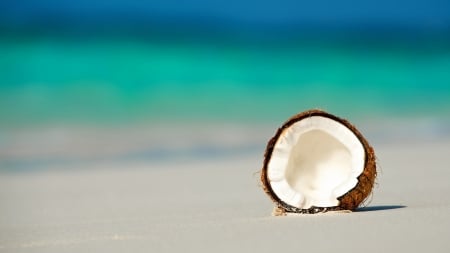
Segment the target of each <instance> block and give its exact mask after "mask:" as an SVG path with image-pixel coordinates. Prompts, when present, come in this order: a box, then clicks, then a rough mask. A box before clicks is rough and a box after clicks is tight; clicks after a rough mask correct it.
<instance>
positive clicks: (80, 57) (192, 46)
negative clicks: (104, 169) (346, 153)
mask: <svg viewBox="0 0 450 253" xmlns="http://www.w3.org/2000/svg"><path fill="white" fill-rule="evenodd" d="M447 42H448V41H447V40H445V41H439V40H436V41H435V40H432V39H431V40H428V41H425V42H423V43H415V42H414V43H413V42H411V43H408V40H401V41H388V43H384V42H383V41H381V43H368V42H365V41H364V40H362V41H359V42H342V41H340V42H334V41H333V40H331V41H324V40H321V41H319V42H317V41H304V40H301V39H299V40H293V41H289V43H285V42H280V43H265V44H264V43H261V44H260V43H258V41H252V42H221V41H212V42H211V41H209V42H202V41H194V42H192V41H191V42H189V41H187V42H181V41H177V40H174V41H170V40H169V41H162V40H159V41H158V40H150V39H124V38H120V39H104V38H103V39H82V38H76V39H70V38H64V37H63V38H59V37H54V38H53V37H50V38H47V37H43V38H40V37H20V38H15V39H12V38H9V39H2V40H0V70H1V72H0V119H1V120H0V125H1V126H2V127H16V126H30V125H34V124H53V123H64V124H85V123H87V124H116V123H117V124H122V123H138V122H146V123H148V122H150V123H151V122H172V121H185V122H192V121H194V122H195V121H218V122H222V121H233V122H236V121H237V122H260V121H269V122H270V121H280V119H283V120H284V119H285V118H287V117H289V116H290V115H292V114H294V113H296V112H298V111H301V110H305V109H308V108H322V109H326V110H329V111H331V112H334V113H336V114H341V115H345V116H347V117H359V118H362V119H366V118H372V117H375V118H380V117H390V118H396V117H399V118H404V117H406V118H410V117H436V118H450V43H447Z"/></svg>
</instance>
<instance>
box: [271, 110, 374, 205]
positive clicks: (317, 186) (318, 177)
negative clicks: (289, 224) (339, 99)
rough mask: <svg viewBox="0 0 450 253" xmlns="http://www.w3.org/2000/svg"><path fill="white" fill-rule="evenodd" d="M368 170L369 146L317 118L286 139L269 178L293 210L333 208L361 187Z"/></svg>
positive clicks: (279, 145)
mask: <svg viewBox="0 0 450 253" xmlns="http://www.w3.org/2000/svg"><path fill="white" fill-rule="evenodd" d="M364 164H365V150H364V146H363V145H362V143H361V142H360V141H359V139H358V137H357V136H356V135H355V134H354V133H353V132H352V131H351V130H350V129H349V128H347V127H346V126H345V125H343V124H342V123H340V122H338V121H335V120H332V119H330V118H327V117H322V116H312V117H307V118H304V119H301V120H300V121H297V122H296V123H294V124H292V125H291V126H290V127H288V128H287V129H284V131H283V132H282V133H281V135H280V136H279V138H278V140H277V141H276V143H275V146H274V148H273V151H272V155H271V159H270V161H269V163H268V166H267V178H268V181H269V184H270V186H271V188H272V191H273V192H274V193H275V195H276V196H277V197H278V198H279V199H280V200H282V201H283V202H285V203H287V204H289V205H291V206H294V207H298V208H302V209H308V208H310V207H312V206H315V207H332V206H337V205H339V200H338V198H339V197H340V196H342V195H344V194H345V193H347V192H349V191H350V190H351V189H352V188H354V187H355V186H356V184H357V183H358V179H357V178H358V176H359V175H361V173H362V172H363V170H364Z"/></svg>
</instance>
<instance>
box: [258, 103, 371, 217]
mask: <svg viewBox="0 0 450 253" xmlns="http://www.w3.org/2000/svg"><path fill="white" fill-rule="evenodd" d="M313 116H319V117H324V118H327V119H330V120H332V121H335V122H338V123H340V124H342V125H343V126H345V127H346V128H348V129H349V130H350V131H351V132H352V133H353V134H354V135H355V136H356V138H357V140H359V142H360V143H361V144H362V147H363V148H364V158H363V159H364V168H363V169H362V172H361V173H360V174H359V176H358V177H357V183H356V185H355V186H354V187H353V188H351V189H348V191H347V192H346V193H344V194H343V195H341V196H338V198H337V200H338V203H337V204H336V205H332V206H310V207H308V208H299V207H296V206H293V205H290V204H288V203H286V201H283V200H282V199H281V198H280V197H279V196H277V194H276V193H275V191H274V189H272V186H271V182H270V179H269V177H268V171H267V170H268V167H269V163H270V161H271V159H272V158H273V157H272V155H273V152H274V147H275V145H276V144H277V142H278V141H279V139H280V136H282V135H283V132H284V131H287V129H289V128H290V127H291V126H293V125H294V124H295V123H297V122H299V121H302V120H304V119H307V118H310V117H313ZM376 174H377V171H376V163H375V153H374V150H373V148H372V147H371V146H370V145H369V143H368V142H367V140H366V139H365V138H364V137H363V136H362V134H361V133H360V132H359V131H358V130H357V129H356V128H355V127H354V126H353V125H352V124H351V123H349V122H348V121H347V120H345V119H341V118H339V117H337V116H334V115H332V114H329V113H326V112H325V111H322V110H309V111H305V112H302V113H299V114H297V115H295V116H293V117H291V118H290V119H289V120H287V121H286V122H285V123H284V124H283V125H282V126H281V127H280V128H279V129H278V130H277V132H276V134H275V136H274V137H272V138H271V139H270V141H269V142H268V144H267V148H266V150H265V154H264V162H263V168H262V171H261V181H262V185H263V188H264V191H265V192H266V193H267V194H268V195H269V197H270V198H271V199H272V200H273V201H274V202H275V204H276V215H283V214H285V213H320V212H327V211H337V210H355V209H356V208H357V207H358V206H359V205H360V204H361V203H362V202H363V201H364V200H365V199H366V198H367V197H368V196H369V194H370V193H371V191H372V188H373V185H374V182H375V178H376Z"/></svg>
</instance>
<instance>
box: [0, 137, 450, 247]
mask: <svg viewBox="0 0 450 253" xmlns="http://www.w3.org/2000/svg"><path fill="white" fill-rule="evenodd" d="M375 148H376V151H377V155H378V158H379V164H380V167H381V170H380V175H379V178H378V183H379V184H378V186H377V187H376V188H375V191H374V195H373V198H372V201H371V202H370V203H369V205H368V207H366V208H362V209H361V210H360V211H359V212H354V213H351V214H330V215H303V216H297V217H271V216H270V213H271V211H272V207H273V205H272V203H271V202H270V200H269V198H268V197H267V196H266V195H265V194H264V193H263V191H262V189H261V188H260V187H259V186H258V184H259V179H258V177H259V175H257V174H254V173H255V172H257V171H259V169H260V167H261V164H262V152H263V150H261V153H258V154H256V155H254V154H246V155H242V156H235V157H234V156H227V157H225V158H210V159H200V160H199V159H197V160H195V159H183V158H181V159H178V160H174V161H163V162H155V161H153V162H151V161H142V162H138V161H128V162H126V161H122V162H118V161H115V162H111V161H109V162H99V161H96V162H90V163H87V164H85V165H83V164H81V165H80V164H73V165H65V166H61V165H53V166H56V167H51V166H50V167H49V168H46V169H45V170H38V171H36V172H7V171H6V172H5V171H3V172H0V201H1V206H0V252H377V253H380V252H450V239H449V238H450V183H449V179H450V165H449V164H450V141H449V140H440V141H433V142H431V141H429V142H402V143H400V142H397V143H395V142H392V143H391V144H377V145H376V146H375ZM62 167H63V168H62Z"/></svg>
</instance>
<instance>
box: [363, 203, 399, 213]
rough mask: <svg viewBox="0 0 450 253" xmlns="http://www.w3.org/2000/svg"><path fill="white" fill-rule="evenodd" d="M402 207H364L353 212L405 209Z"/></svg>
mask: <svg viewBox="0 0 450 253" xmlns="http://www.w3.org/2000/svg"><path fill="white" fill-rule="evenodd" d="M405 207H406V206H403V205H385V206H365V207H360V208H357V209H356V210H355V212H372V211H385V210H393V209H400V208H405Z"/></svg>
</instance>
